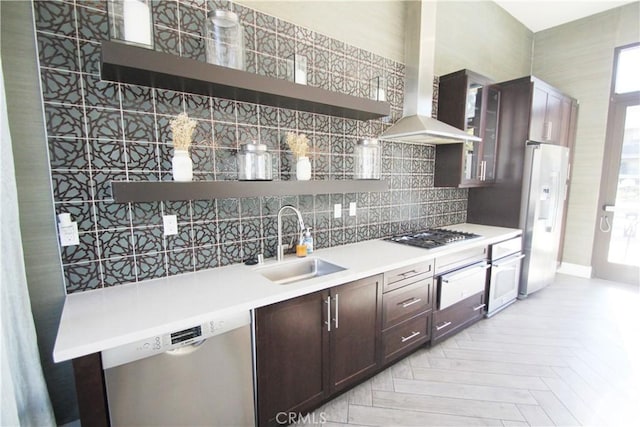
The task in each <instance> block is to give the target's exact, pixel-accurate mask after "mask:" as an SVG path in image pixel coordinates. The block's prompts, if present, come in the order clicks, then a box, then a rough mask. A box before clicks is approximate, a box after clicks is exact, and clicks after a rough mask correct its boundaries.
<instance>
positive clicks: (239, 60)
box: [205, 9, 244, 70]
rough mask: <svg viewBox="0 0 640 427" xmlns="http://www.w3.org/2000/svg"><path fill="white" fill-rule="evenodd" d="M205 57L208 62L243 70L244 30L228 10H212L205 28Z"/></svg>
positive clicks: (235, 15)
mask: <svg viewBox="0 0 640 427" xmlns="http://www.w3.org/2000/svg"><path fill="white" fill-rule="evenodd" d="M205 35H206V39H205V44H206V59H207V62H208V63H210V64H215V65H221V66H223V67H230V68H236V69H238V70H244V30H243V29H242V25H240V20H239V19H238V15H237V14H235V13H233V12H231V11H230V10H222V9H218V10H212V11H210V12H209V13H208V14H207V21H206V28H205Z"/></svg>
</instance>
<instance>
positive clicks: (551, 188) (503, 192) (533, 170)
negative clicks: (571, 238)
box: [467, 141, 569, 298]
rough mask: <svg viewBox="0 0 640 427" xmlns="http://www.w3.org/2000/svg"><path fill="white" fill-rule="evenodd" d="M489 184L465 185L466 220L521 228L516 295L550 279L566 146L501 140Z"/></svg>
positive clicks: (563, 192) (558, 229) (565, 170)
mask: <svg viewBox="0 0 640 427" xmlns="http://www.w3.org/2000/svg"><path fill="white" fill-rule="evenodd" d="M498 157H499V159H501V160H500V163H501V164H499V166H498V176H497V179H496V182H495V184H494V185H492V186H489V187H484V188H470V189H469V206H468V210H467V222H470V223H476V224H485V225H495V226H500V227H512V228H520V229H522V231H523V248H522V249H523V253H524V254H525V258H524V259H523V260H522V269H521V275H520V284H519V288H518V289H519V292H518V298H525V297H526V296H527V295H529V294H531V293H532V292H535V291H537V290H539V289H541V288H543V287H545V286H547V285H549V284H551V282H553V279H554V277H555V274H556V269H557V267H558V253H559V251H560V250H561V248H560V240H561V237H562V228H563V224H562V219H563V211H564V205H565V203H564V200H565V197H566V192H567V177H568V169H569V149H568V148H566V147H562V146H559V145H553V144H546V143H541V142H534V141H527V142H522V143H513V144H504V145H503V147H502V148H501V151H500V155H499V156H498Z"/></svg>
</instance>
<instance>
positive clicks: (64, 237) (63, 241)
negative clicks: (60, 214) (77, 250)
mask: <svg viewBox="0 0 640 427" xmlns="http://www.w3.org/2000/svg"><path fill="white" fill-rule="evenodd" d="M58 232H59V234H60V246H75V245H79V244H80V235H79V234H78V223H77V222H70V223H68V224H65V225H62V224H58Z"/></svg>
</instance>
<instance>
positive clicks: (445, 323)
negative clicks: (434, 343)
mask: <svg viewBox="0 0 640 427" xmlns="http://www.w3.org/2000/svg"><path fill="white" fill-rule="evenodd" d="M449 325H451V322H444V323H443V324H442V325H440V326H437V325H436V331H439V330H440V329H444V328H446V327H447V326H449Z"/></svg>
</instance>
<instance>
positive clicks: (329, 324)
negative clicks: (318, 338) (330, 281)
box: [324, 296, 331, 332]
mask: <svg viewBox="0 0 640 427" xmlns="http://www.w3.org/2000/svg"><path fill="white" fill-rule="evenodd" d="M324 303H325V304H327V320H326V321H325V322H324V324H325V325H327V332H331V296H328V297H327V299H326V300H325V302H324Z"/></svg>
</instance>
